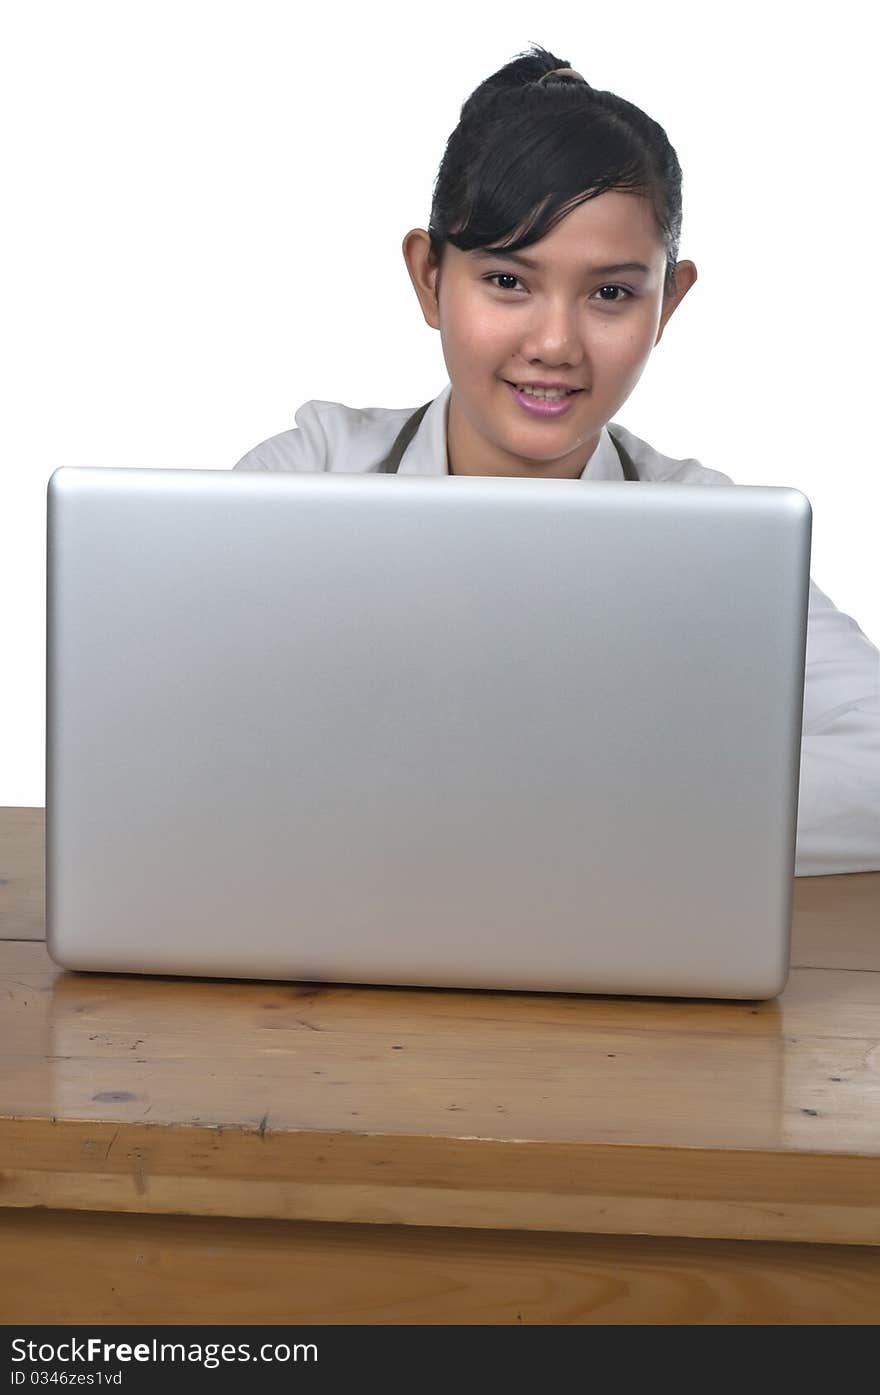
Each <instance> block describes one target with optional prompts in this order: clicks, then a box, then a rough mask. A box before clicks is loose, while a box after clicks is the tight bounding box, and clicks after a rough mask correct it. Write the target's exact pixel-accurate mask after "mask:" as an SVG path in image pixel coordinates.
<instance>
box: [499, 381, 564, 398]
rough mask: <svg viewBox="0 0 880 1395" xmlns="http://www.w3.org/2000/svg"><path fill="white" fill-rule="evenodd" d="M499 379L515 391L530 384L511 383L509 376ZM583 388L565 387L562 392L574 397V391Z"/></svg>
mask: <svg viewBox="0 0 880 1395" xmlns="http://www.w3.org/2000/svg"><path fill="white" fill-rule="evenodd" d="M501 381H502V382H503V383H506V384H507V386H508V387H512V388H514V389H515V390H516V391H517V392H520V391H521V390H522V388H524V387H531V386H532V384H531V383H513V382H511V380H510V378H502V380H501ZM583 390H584V389H583V388H565V389H564V392H565V396H566V397H574V395H575V393H578V392H583Z"/></svg>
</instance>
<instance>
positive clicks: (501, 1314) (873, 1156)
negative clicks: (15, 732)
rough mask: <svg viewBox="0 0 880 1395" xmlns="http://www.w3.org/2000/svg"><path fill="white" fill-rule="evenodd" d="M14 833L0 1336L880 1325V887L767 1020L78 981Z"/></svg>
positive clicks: (806, 884)
mask: <svg viewBox="0 0 880 1395" xmlns="http://www.w3.org/2000/svg"><path fill="white" fill-rule="evenodd" d="M42 837H43V811H42V810H41V809H4V810H0V936H2V937H3V941H2V943H0V1321H4V1322H7V1323H8V1322H16V1323H22V1322H30V1323H54V1322H58V1323H66V1322H77V1323H86V1322H94V1323H99V1322H119V1323H148V1324H157V1323H169V1322H170V1323H179V1322H209V1323H261V1322H267V1323H275V1322H282V1323H294V1324H296V1323H298V1324H307V1323H332V1322H352V1323H416V1322H422V1323H461V1322H480V1323H603V1324H610V1323H633V1322H667V1323H749V1322H758V1323H832V1322H833V1323H841V1322H852V1323H875V1322H877V1321H878V1320H880V873H869V874H862V875H857V876H841V877H818V878H810V879H805V880H804V879H799V880H798V881H797V882H796V896H795V902H796V912H795V926H794V952H793V963H794V966H795V967H794V969H793V972H792V975H791V979H790V982H789V985H788V987H787V989H786V991H785V993H784V995H783V996H782V997H781V998H780V999H778V1000H777V1001H776V1002H771V1003H763V1004H759V1003H723V1002H708V1001H688V1000H678V1001H669V1000H655V999H633V998H600V997H576V996H566V995H560V994H552V995H550V994H548V995H544V994H531V993H529V994H525V993H524V994H514V993H490V992H462V991H457V990H427V989H418V990H410V989H400V988H383V989H378V988H363V987H352V986H316V985H303V984H292V983H275V982H238V981H234V982H233V981H228V980H194V979H171V978H145V977H140V976H136V977H129V976H112V975H93V974H74V973H66V972H63V971H61V970H58V969H56V968H55V967H54V966H53V964H52V963H51V961H50V960H49V958H48V955H47V953H46V949H45V945H44V944H43V943H42V940H41V936H42V934H43V918H42Z"/></svg>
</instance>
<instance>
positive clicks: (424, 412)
mask: <svg viewBox="0 0 880 1395" xmlns="http://www.w3.org/2000/svg"><path fill="white" fill-rule="evenodd" d="M680 233H681V169H680V166H679V163H678V159H677V157H676V154H675V151H674V150H673V148H672V146H671V145H670V143H669V141H668V139H667V137H666V134H665V132H664V131H663V129H662V127H660V126H659V125H657V123H656V122H655V121H652V120H651V119H650V117H648V116H646V115H645V114H644V113H643V112H641V111H640V110H639V109H638V108H637V107H635V106H633V105H632V104H631V103H630V102H627V101H624V100H623V99H622V98H620V97H617V96H615V95H614V94H613V93H610V92H600V91H596V90H595V89H593V88H592V87H591V86H590V85H589V83H588V82H587V81H586V80H585V79H584V78H583V77H582V76H581V75H580V74H579V73H577V72H576V71H575V70H573V69H572V68H571V67H569V65H568V64H567V63H566V62H565V61H564V60H562V59H559V58H557V57H556V56H555V55H553V54H552V53H549V52H547V51H546V50H545V49H542V48H540V47H539V46H533V47H532V49H531V50H530V51H528V52H527V53H525V54H522V55H520V56H518V57H517V58H515V59H514V60H513V61H512V62H510V63H508V64H506V65H505V66H504V67H503V68H501V69H500V70H499V71H498V72H497V73H494V74H493V75H492V76H491V77H490V78H487V79H486V81H485V82H483V83H481V84H480V86H479V87H478V88H477V89H476V91H475V92H474V93H473V94H472V95H471V96H470V97H469V98H468V100H467V101H466V102H465V104H464V106H463V107H462V111H461V119H460V121H459V124H458V126H457V127H456V129H455V130H454V131H453V133H452V135H451V136H450V138H449V141H448V143H447V147H446V151H445V154H444V157H443V161H442V163H441V166H440V171H439V174H438V177H437V181H436V184H435V190H434V200H433V206H432V209H431V217H430V221H429V227H428V229H427V230H425V229H422V228H414V229H413V230H412V231H410V232H409V233H407V235H406V237H405V238H404V240H403V255H404V259H405V262H406V266H407V270H408V272H409V275H410V278H411V280H412V283H413V286H414V288H415V291H416V295H417V296H418V299H419V304H420V306H421V309H422V314H423V315H424V317H425V320H426V321H427V323H428V324H429V325H430V326H431V327H432V328H434V329H437V330H439V331H440V337H441V343H442V348H443V355H444V359H445V362H446V366H447V369H448V372H449V383H448V384H447V386H446V387H445V388H444V390H443V391H442V392H441V393H440V394H439V396H438V397H436V398H435V399H434V400H433V401H432V402H429V403H426V404H425V405H424V406H423V407H421V408H419V409H418V410H417V411H416V412H412V410H411V409H409V408H407V409H405V410H398V409H383V408H365V409H355V408H351V407H346V406H344V405H343V404H341V403H335V402H324V401H312V402H307V403H306V404H305V405H304V406H302V407H300V409H299V411H298V412H297V413H296V416H295V420H296V423H297V425H296V428H295V429H293V430H290V431H285V432H282V433H281V434H280V435H278V436H274V437H272V438H271V439H270V440H268V441H264V442H263V443H262V444H261V445H259V446H257V447H256V448H255V449H254V450H252V451H250V452H249V453H248V454H247V455H246V456H245V457H244V458H243V459H242V460H240V461H239V463H238V465H237V466H236V467H235V468H236V469H240V470H304V471H308V470H338V471H342V472H361V471H364V472H366V471H383V470H384V471H393V470H399V472H400V473H401V474H434V475H436V474H447V473H449V474H477V475H509V476H514V475H531V476H535V477H539V478H560V479H564V478H569V479H573V478H580V479H583V480H585V481H592V480H621V479H629V480H638V481H642V482H651V483H689V484H690V483H698V484H731V483H732V481H731V480H730V478H729V477H728V476H726V475H723V474H720V473H719V472H718V471H715V470H709V469H706V468H705V467H704V466H702V465H701V464H700V463H699V462H698V461H696V460H692V459H688V460H673V459H670V458H669V457H667V456H664V455H662V454H661V453H660V452H659V451H657V450H655V449H653V447H651V446H650V445H649V444H648V443H647V442H645V441H642V440H640V439H639V438H638V437H636V436H634V435H633V434H632V433H631V432H630V431H627V430H626V428H625V427H623V426H621V425H620V424H619V423H618V422H616V421H615V420H614V417H615V414H616V412H617V411H618V410H619V409H620V407H621V406H622V405H623V403H624V402H626V400H627V398H628V397H629V395H630V393H631V392H632V390H633V388H634V387H635V385H636V383H637V382H638V381H639V378H640V377H641V375H642V372H643V370H644V368H645V365H646V364H647V361H648V358H649V357H650V354H651V351H652V349H653V348H654V346H655V345H656V344H658V343H659V342H660V339H661V336H662V334H663V331H664V329H665V327H666V324H667V322H668V320H669V318H670V316H671V315H672V314H673V312H674V311H675V310H676V309H677V307H678V305H679V304H680V303H681V301H682V300H683V299H684V296H685V295H686V294H687V292H688V290H689V289H690V288H691V286H692V285H693V284H694V282H695V281H696V279H697V269H696V267H695V265H694V263H693V262H690V261H678V247H679V240H680ZM878 869H880V654H878V651H877V649H876V648H875V647H874V645H873V644H871V643H870V641H869V640H868V639H867V638H866V636H865V635H864V634H863V633H862V632H861V630H860V629H859V627H858V625H857V624H856V622H855V621H854V620H852V619H851V618H850V617H849V616H847V615H845V614H843V613H842V612H841V611H839V610H837V609H836V608H835V606H834V605H833V604H832V602H831V601H830V600H829V599H828V597H827V596H825V595H824V594H823V593H822V592H821V591H820V590H819V588H818V587H817V586H816V585H815V583H813V582H812V581H811V583H810V606H809V620H808V628H807V658H806V682H805V690H804V724H803V742H802V759H801V782H800V800H799V808H798V832H797V859H796V874H797V875H799V876H809V875H821V874H825V873H831V872H856V871H874V870H878Z"/></svg>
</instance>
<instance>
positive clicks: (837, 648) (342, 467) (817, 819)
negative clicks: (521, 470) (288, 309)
mask: <svg viewBox="0 0 880 1395" xmlns="http://www.w3.org/2000/svg"><path fill="white" fill-rule="evenodd" d="M451 392H452V384H451V383H448V384H447V385H446V387H445V388H444V390H443V391H442V392H441V393H440V394H439V396H438V397H436V398H435V399H434V401H433V402H432V403H431V405H430V407H429V408H428V410H427V411H426V412H425V415H424V417H423V418H422V420H421V422H420V423H419V428H418V430H417V431H416V433H415V435H414V437H413V439H412V440H411V442H410V443H409V446H408V447H407V449H406V450H405V452H404V454H403V458H402V459H401V462H400V467H399V470H398V473H399V474H401V475H446V474H448V473H449V461H448V457H447V454H446V427H447V420H448V408H449V398H450V395H451ZM413 411H415V408H414V407H399V408H397V407H394V408H385V407H346V406H344V405H343V404H342V403H341V402H322V401H312V402H306V403H304V404H303V406H302V407H300V408H299V410H298V411H297V412H296V414H295V417H294V420H295V421H296V426H295V427H294V428H292V429H291V430H290V431H282V432H281V434H280V435H278V436H272V437H271V438H270V439H269V440H267V441H263V442H262V444H261V445H258V446H256V447H255V448H254V449H253V450H251V451H249V452H248V453H247V455H245V456H244V457H243V458H242V459H241V460H240V461H239V462H238V464H237V465H236V466H235V469H236V470H293V471H311V470H332V471H335V472H337V473H343V474H363V473H367V472H369V471H374V470H376V469H377V468H378V466H379V463H380V461H382V460H383V459H384V458H385V456H386V455H387V453H388V451H389V450H390V449H391V446H392V444H393V442H394V440H395V438H396V437H397V434H398V432H399V431H400V429H401V427H402V426H403V424H404V422H405V421H406V420H407V418H408V417H410V416H411V415H412V413H413ZM611 426H612V427H613V429H614V433H615V435H616V436H617V437H618V438H619V439H620V441H621V443H622V444H623V446H624V448H625V449H626V450H627V451H628V452H629V455H630V458H631V460H632V462H633V464H634V466H635V468H636V471H637V473H638V476H639V479H640V480H645V481H650V482H652V483H660V484H732V483H733V481H732V480H731V479H730V478H729V476H728V475H723V474H721V473H720V472H719V471H718V470H709V469H707V468H706V467H705V466H704V465H701V464H700V462H699V461H698V460H673V459H671V458H670V457H669V456H665V455H661V454H660V452H659V451H656V450H654V448H653V447H652V446H649V445H648V444H647V442H645V441H642V440H640V439H639V438H638V436H634V435H633V434H632V432H631V431H627V430H626V428H625V427H623V426H620V425H619V424H618V423H617V422H612V423H611ZM581 479H583V480H622V479H623V471H622V469H621V465H620V457H619V456H618V454H617V451H616V450H615V448H614V442H613V441H612V440H611V437H610V435H609V433H608V430H607V428H605V427H603V429H602V432H601V435H600V437H599V443H598V445H597V446H596V449H595V450H594V451H593V454H592V455H591V456H590V459H589V460H588V461H587V464H586V466H585V467H584V470H583V472H582V474H581ZM874 871H880V652H878V650H877V649H876V648H875V647H874V645H873V644H872V643H871V642H870V640H869V639H868V638H867V636H865V635H864V634H863V633H862V631H861V630H860V629H859V626H858V625H857V624H856V622H855V620H853V619H852V618H851V617H850V616H849V615H845V614H844V613H843V611H840V610H838V609H837V608H836V606H835V605H834V604H833V603H832V601H830V600H829V598H828V597H827V596H826V595H825V594H824V593H823V592H822V591H820V590H819V588H818V586H817V585H816V584H815V582H814V581H812V580H811V581H810V602H809V615H808V621H807V656H806V674H805V684H804V721H803V739H802V742H801V772H800V796H799V802H798V820H797V853H796V860H795V875H796V876H799V877H809V876H823V875H825V874H827V873H832V872H874Z"/></svg>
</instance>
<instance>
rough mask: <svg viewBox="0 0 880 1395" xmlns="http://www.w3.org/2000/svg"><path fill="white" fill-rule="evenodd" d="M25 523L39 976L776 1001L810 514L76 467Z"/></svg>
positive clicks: (796, 506)
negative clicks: (78, 973)
mask: <svg viewBox="0 0 880 1395" xmlns="http://www.w3.org/2000/svg"><path fill="white" fill-rule="evenodd" d="M47 522H48V550H47V560H48V578H47V581H48V584H47V606H48V615H47V645H48V647H47V734H46V738H47V739H46V757H47V772H46V818H47V824H46V907H47V936H48V946H49V950H50V953H51V954H52V956H53V957H54V958H55V959H56V960H57V962H58V963H60V964H62V965H63V966H66V967H69V968H78V969H92V970H104V971H121V972H126V973H163V974H169V973H170V974H198V975H217V976H234V977H245V978H289V979H306V980H327V981H352V982H370V983H389V984H413V985H435V986H463V987H478V988H497V989H529V990H544V991H568V992H571V991H574V992H587V993H624V994H661V995H675V996H713V997H746V998H762V997H770V996H773V995H774V994H775V993H777V992H779V991H780V990H781V988H782V986H783V984H784V982H785V979H786V975H787V971H788V957H789V929H790V920H791V898H792V878H793V871H794V850H795V833H796V815H797V790H798V775H799V764H800V735H801V720H802V704H803V682H804V658H805V647H806V620H807V606H808V588H809V556H810V529H811V510H810V505H809V502H808V500H807V499H806V498H805V497H804V495H802V494H801V493H800V492H799V491H797V490H794V489H789V488H775V487H767V486H712V487H707V486H702V485H672V486H669V487H663V486H658V485H648V484H638V483H637V484H631V483H626V484H624V483H618V482H594V483H592V484H589V485H585V484H584V483H583V482H582V481H579V480H575V481H570V480H549V481H545V480H536V479H509V478H505V479H497V478H484V477H476V476H451V477H437V478H433V477H418V476H397V477H394V476H387V475H372V474H370V475H344V474H330V473H327V474H325V473H315V474H301V475H300V474H281V473H279V474H274V473H263V472H260V473H256V472H255V473H251V472H230V471H225V470H224V471H216V470H146V469H91V468H73V467H65V468H62V469H59V470H56V471H55V473H54V474H53V476H52V477H51V479H50V481H49V486H48V519H47Z"/></svg>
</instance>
